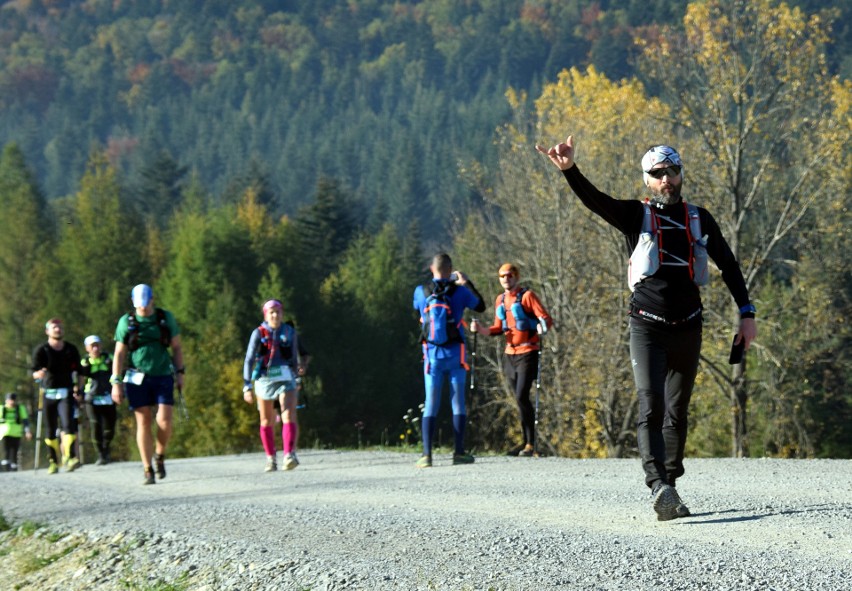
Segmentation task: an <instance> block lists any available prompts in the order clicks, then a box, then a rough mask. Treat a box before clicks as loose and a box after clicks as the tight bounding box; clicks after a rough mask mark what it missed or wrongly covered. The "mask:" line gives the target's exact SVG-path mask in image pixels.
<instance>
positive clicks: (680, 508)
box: [672, 487, 691, 517]
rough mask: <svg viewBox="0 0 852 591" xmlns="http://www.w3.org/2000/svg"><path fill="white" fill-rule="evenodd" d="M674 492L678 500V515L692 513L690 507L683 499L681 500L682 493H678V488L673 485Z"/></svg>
mask: <svg viewBox="0 0 852 591" xmlns="http://www.w3.org/2000/svg"><path fill="white" fill-rule="evenodd" d="M672 492H674V496H675V499H676V500H677V507H675V513H677V516H678V517H689V516H690V515H691V513H690V512H689V507H687V506H686V505H684V504H683V501H682V500H680V495H679V494H677V489H676V488H675V487H672Z"/></svg>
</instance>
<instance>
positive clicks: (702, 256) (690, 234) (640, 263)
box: [627, 199, 710, 291]
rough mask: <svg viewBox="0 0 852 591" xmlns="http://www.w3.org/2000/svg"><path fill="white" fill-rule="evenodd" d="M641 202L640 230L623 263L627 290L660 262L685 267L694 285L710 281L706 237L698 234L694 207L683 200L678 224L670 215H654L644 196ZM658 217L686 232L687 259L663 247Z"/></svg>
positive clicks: (653, 269) (698, 224)
mask: <svg viewBox="0 0 852 591" xmlns="http://www.w3.org/2000/svg"><path fill="white" fill-rule="evenodd" d="M642 205H643V206H644V207H645V215H644V217H643V219H642V231H641V232H640V234H639V241H638V242H637V243H636V248H634V249H633V253H632V254H631V255H630V261H629V263H628V265H627V284H628V285H629V286H630V291H633V290H634V289H636V285H638V284H639V283H640V282H641V281H642V280H643V279H645V278H647V277H650V276H652V275H653V274H654V273H656V272H657V270H658V269H659V268H660V265H671V266H676V267H689V276H690V278H691V279H692V280H693V281H694V282H695V284H696V285H698V286H702V285H707V283H708V282H709V281H710V270H709V268H708V264H707V263H708V256H707V236H706V235H705V236H702V235H701V220H700V218H699V217H698V208H697V207H696V206H695V205H692V204H691V203H687V202H686V201H684V202H683V207H684V212H685V216H686V218H685V223H683V224H681V223H680V222H678V221H676V220H673V219H672V218H669V217H665V216H661V215H659V214H657V212H655V211H654V209H653V208H652V207H651V206H650V205H649V203H648V200H647V199H646V200H645V202H644V203H643V204H642ZM660 218H662V219H663V220H665V221H667V222H669V223H670V224H672V225H671V226H669V227H668V228H675V229H682V230H684V231H686V237H687V242H688V243H689V259H688V260H684V259H682V258H680V257H678V256H676V255H673V254H672V253H670V252H668V251H666V250H665V249H664V248H663V246H662V231H663V228H662V227H661V226H660ZM664 255H666V256H667V257H668V260H665V259H664V258H663V257H664Z"/></svg>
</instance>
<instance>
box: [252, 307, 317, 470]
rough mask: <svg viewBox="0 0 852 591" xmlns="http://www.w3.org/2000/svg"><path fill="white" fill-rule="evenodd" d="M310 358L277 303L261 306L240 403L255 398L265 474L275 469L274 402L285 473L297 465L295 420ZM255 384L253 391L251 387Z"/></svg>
mask: <svg viewBox="0 0 852 591" xmlns="http://www.w3.org/2000/svg"><path fill="white" fill-rule="evenodd" d="M309 361H310V356H309V355H308V353H307V351H305V349H304V347H302V344H301V342H300V338H299V335H298V334H297V333H296V329H295V328H294V327H293V325H292V324H290V323H289V322H284V321H283V308H282V306H281V302H279V301H278V300H269V301H268V302H266V303H265V304H263V323H262V324H261V325H260V326H258V327H257V328H256V329H254V331H252V333H251V339H250V340H249V345H248V350H247V351H246V359H245V363H244V364H243V381H244V382H245V385H244V386H243V399H244V400H245V401H246V402H247V403H249V404H251V402H252V398H253V397H254V393H256V394H257V410H258V412H259V413H260V440H261V442H262V443H263V449H264V451H265V452H266V471H267V472H274V471H275V470H277V469H278V464H277V462H276V459H275V458H276V450H275V433H274V431H273V429H272V425H273V424H274V423H275V401H276V400H278V402H279V404H280V406H281V420H282V427H281V440H282V446H283V448H284V469H285V470H292V469H293V468H295V467H296V466H298V465H299V460H298V458H296V440H297V439H298V436H299V424H298V422H297V420H296V402H297V400H298V388H299V378H300V377H301V376H303V375H305V372H306V371H307V369H308V362H309ZM252 381H254V387H252Z"/></svg>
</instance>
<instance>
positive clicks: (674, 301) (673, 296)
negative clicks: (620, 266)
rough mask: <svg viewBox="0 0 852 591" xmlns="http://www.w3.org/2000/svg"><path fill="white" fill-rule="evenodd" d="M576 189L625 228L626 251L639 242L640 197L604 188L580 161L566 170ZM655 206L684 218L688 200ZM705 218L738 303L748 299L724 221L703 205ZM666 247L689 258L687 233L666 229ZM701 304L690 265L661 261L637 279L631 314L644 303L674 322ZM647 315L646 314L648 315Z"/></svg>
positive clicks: (710, 249)
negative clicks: (621, 195) (617, 196)
mask: <svg viewBox="0 0 852 591" xmlns="http://www.w3.org/2000/svg"><path fill="white" fill-rule="evenodd" d="M562 172H563V174H564V175H565V179H566V180H567V181H568V184H569V185H570V186H571V189H572V190H573V191H574V193H575V194H576V195H577V197H578V198H579V199H580V201H581V202H582V203H583V205H585V206H586V207H588V208H589V209H590V210H591V211H592V212H594V213H596V214H597V215H599V216H600V217H601V218H603V219H604V220H605V221H606V222H607V223H608V224H610V225H611V226H613V227H614V228H616V229H617V230H619V231H620V232H621V233H622V234H624V237H625V241H626V246H627V256H628V257H629V256H630V254H631V253H632V252H633V249H634V248H636V244H637V243H638V242H639V235H640V234H641V232H642V222H643V218H644V216H645V207H644V205H643V204H642V202H641V201H637V200H635V199H625V200H622V199H615V198H613V197H610V196H609V195H607V194H606V193H603V192H601V191H599V190H598V189H597V188H596V187H595V186H594V185H593V184H592V183H591V182H590V181H589V180H588V179H587V178H586V177H584V176H583V175H582V173H581V172H580V170H579V169H578V168H577V166H576V165H574V166H572V167H571V168H569V169H568V170H564V171H562ZM653 207H656V208H657V209H656V212H657V213H658V214H659V215H660V216H666V217H670V218H672V219H682V220H684V223H685V224H687V225H688V221H687V220H686V219H685V211H684V206H683V203H676V204H673V205H666V206H659V205H654V206H653ZM698 217H699V220H700V222H701V234H702V235H705V236H707V254H708V255H709V256H710V258H711V259H712V260H713V262H714V263H716V266H717V267H719V270H720V271H721V272H722V279H723V280H724V281H725V285H727V286H728V290H729V291H730V292H731V295H732V296H733V297H734V300H735V301H736V303H737V306H738V307H740V308H742V307H744V306H747V305H748V304H749V295H748V288H747V287H746V284H745V279H744V278H743V274H742V271H741V270H740V265H739V263H738V262H737V259H736V258H735V257H734V253H733V252H731V248H730V247H729V246H728V243H727V242H726V241H725V238H724V237H723V236H722V232H721V230H720V229H719V225H718V224H717V223H716V220H715V219H713V216H712V215H710V213H709V212H708V211H707V210H706V209H704V208H701V207H698ZM665 240H666V244H665V250H666V252H669V253H671V254H673V255H675V256H677V257H680V258H681V259H683V260H689V251H690V248H689V241H688V238H687V233H686V232H685V231H684V232H667V233H666V236H665ZM700 308H701V294H700V292H699V290H698V286H697V285H696V284H695V282H694V281H693V280H692V278H691V277H690V273H689V269H688V268H687V267H683V266H682V267H676V266H668V265H661V266H660V268H659V270H658V271H657V272H656V273H654V275H652V276H651V277H647V278H645V279H644V280H643V281H641V282H640V283H639V284H637V285H636V287H635V291H634V292H633V296H632V298H631V315H634V316H636V310H638V309H641V310H645V311H647V312H650V313H651V314H653V315H655V316H658V317H661V318H664V319H666V320H667V321H669V322H678V321H681V320H684V319H686V318H689V317H690V316H691V315H693V314H694V313H695V311H696V310H699V309H700ZM643 319H647V318H643Z"/></svg>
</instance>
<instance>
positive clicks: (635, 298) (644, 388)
mask: <svg viewBox="0 0 852 591" xmlns="http://www.w3.org/2000/svg"><path fill="white" fill-rule="evenodd" d="M536 149H537V150H538V151H539V152H541V153H542V154H545V155H546V156H547V157H548V158H550V160H551V162H553V164H555V165H556V166H557V167H558V168H559V169H560V170H561V171H562V174H563V175H564V176H565V179H566V180H567V181H568V184H569V185H570V186H571V189H572V190H573V191H574V193H575V194H576V195H577V197H578V198H579V199H580V201H581V202H582V203H583V205H585V206H586V207H588V208H589V209H590V210H592V211H593V212H594V213H596V214H597V215H599V216H600V217H602V218H603V219H604V220H606V222H607V223H609V224H610V225H612V226H613V227H615V228H617V229H618V230H619V231H621V232H622V233H623V234H624V236H625V238H626V240H627V247H628V252H630V253H633V254H632V255H631V264H630V276H629V278H628V282H629V284H630V289H631V290H632V291H633V295H632V297H631V299H630V357H631V363H632V365H633V378H634V381H635V383H636V390H637V394H638V397H639V418H638V423H637V432H636V437H637V441H638V445H639V453H640V455H641V458H642V466H643V468H644V470H645V484H647V486H648V487H649V488H650V489H651V494H652V499H653V507H654V510H655V511H656V513H657V519H659V520H660V521H667V520H669V519H675V518H677V517H686V516H688V515H689V509H687V507H686V505H684V503H683V502H682V501H681V499H680V496H679V495H678V493H677V491H676V490H675V488H674V487H675V481H676V479H677V478H678V477H680V476H682V475H683V473H684V469H683V454H684V446H685V444H686V435H687V418H688V408H689V399H690V397H691V395H692V387H693V385H694V383H695V375H696V373H697V371H698V358H699V353H700V350H701V324H702V307H701V295H700V293H699V289H698V287H699V285H704V284H706V282H707V271H708V269H707V256H708V255H709V257H710V258H712V259H713V261H714V262H715V263H716V266H718V267H719V270H720V271H721V272H722V279H723V280H724V281H725V284H726V285H727V287H728V289H729V290H730V292H731V295H732V296H733V297H734V300H735V301H736V304H737V306H738V307H739V311H740V325H739V332H738V337H737V341H736V342H737V344H740V343H742V344H743V345H744V348H745V349H748V347H749V345H750V344H751V342H752V341H753V340H754V338H755V337H756V336H757V325H756V323H755V320H754V316H755V308H754V306H753V305H752V304H751V302H750V300H749V294H748V289H747V288H746V285H745V280H744V279H743V275H742V272H741V270H740V267H739V263H738V262H737V260H736V259H735V258H734V255H733V253H732V252H731V249H730V247H729V246H728V243H727V242H726V241H725V239H724V237H723V236H722V233H721V231H720V230H719V226H718V224H717V223H716V220H714V219H713V216H711V215H710V214H709V213H708V212H707V211H706V210H705V209H703V208H700V207H695V206H693V205H692V204H687V203H686V202H685V201H684V200H683V199H682V198H681V187H682V184H683V163H682V162H681V159H680V155H679V154H678V153H677V151H675V150H674V149H673V148H671V147H669V146H654V147H652V148H651V149H649V150H648V152H647V153H646V154H645V156H644V157H643V158H642V171H643V178H644V180H645V185H646V186H647V187H648V188H649V189H650V191H651V197H650V199H646V200H645V202H644V203H643V202H641V201H636V200H633V199H629V200H619V199H614V198H612V197H610V196H609V195H606V194H604V193H602V192H601V191H599V190H598V189H596V188H595V187H594V185H592V183H591V182H589V181H588V179H586V177H584V176H583V175H582V174H581V173H580V171H579V169H578V168H577V166H576V164H575V162H574V139H573V137H572V136H568V139H567V140H565V142H564V143H560V144H558V145H556V146H554V147H552V148H550V149H545V148H543V147H541V146H536Z"/></svg>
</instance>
